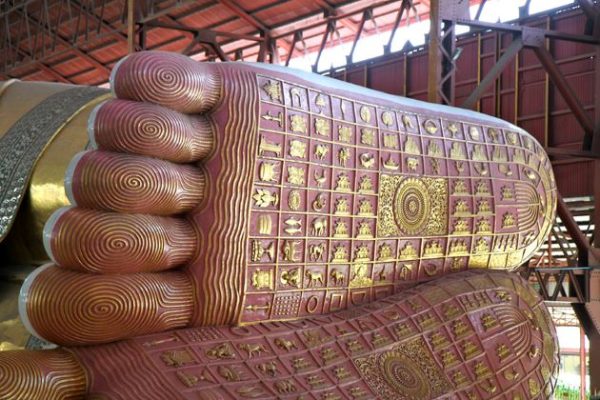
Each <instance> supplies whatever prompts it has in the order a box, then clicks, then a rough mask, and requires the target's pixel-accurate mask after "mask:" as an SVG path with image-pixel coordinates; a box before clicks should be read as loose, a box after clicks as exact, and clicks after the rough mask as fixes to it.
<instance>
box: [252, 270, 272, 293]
mask: <svg viewBox="0 0 600 400" xmlns="http://www.w3.org/2000/svg"><path fill="white" fill-rule="evenodd" d="M252 286H254V288H255V289H256V290H260V289H269V290H273V271H272V270H270V269H269V270H261V269H260V268H257V269H256V270H255V271H254V273H253V274H252Z"/></svg>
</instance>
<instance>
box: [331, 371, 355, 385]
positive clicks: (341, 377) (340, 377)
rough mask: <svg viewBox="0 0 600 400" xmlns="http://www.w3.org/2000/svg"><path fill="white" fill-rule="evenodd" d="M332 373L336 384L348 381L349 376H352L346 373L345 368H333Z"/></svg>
mask: <svg viewBox="0 0 600 400" xmlns="http://www.w3.org/2000/svg"><path fill="white" fill-rule="evenodd" d="M333 373H334V375H335V377H336V378H337V380H338V382H341V381H344V380H346V379H348V378H349V377H350V376H352V375H351V374H350V372H348V371H347V370H346V368H344V367H336V368H334V369H333Z"/></svg>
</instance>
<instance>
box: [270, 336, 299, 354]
mask: <svg viewBox="0 0 600 400" xmlns="http://www.w3.org/2000/svg"><path fill="white" fill-rule="evenodd" d="M275 345H276V346H277V347H279V348H280V349H282V350H285V351H290V350H292V349H294V350H298V347H297V346H296V343H294V341H293V340H288V339H283V338H277V339H275Z"/></svg>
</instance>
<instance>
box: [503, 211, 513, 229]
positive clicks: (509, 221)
mask: <svg viewBox="0 0 600 400" xmlns="http://www.w3.org/2000/svg"><path fill="white" fill-rule="evenodd" d="M514 226H515V216H514V215H513V214H511V213H509V212H506V213H504V215H503V216H502V228H513V227H514Z"/></svg>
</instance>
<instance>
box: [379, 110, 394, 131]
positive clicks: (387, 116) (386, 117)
mask: <svg viewBox="0 0 600 400" xmlns="http://www.w3.org/2000/svg"><path fill="white" fill-rule="evenodd" d="M381 122H383V124H384V125H385V126H387V127H389V126H392V125H394V116H393V114H392V113H391V112H389V111H384V112H383V114H381Z"/></svg>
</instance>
